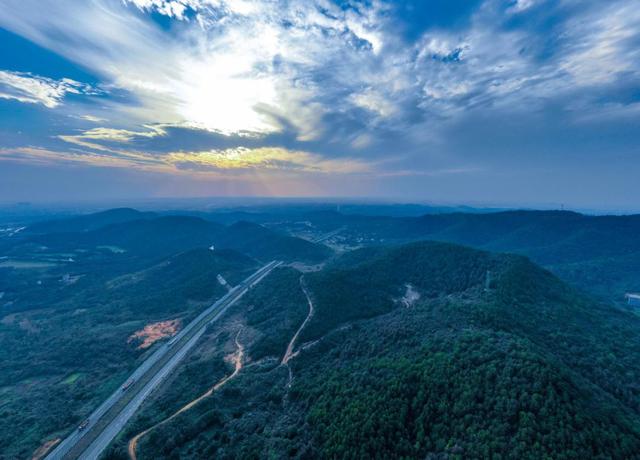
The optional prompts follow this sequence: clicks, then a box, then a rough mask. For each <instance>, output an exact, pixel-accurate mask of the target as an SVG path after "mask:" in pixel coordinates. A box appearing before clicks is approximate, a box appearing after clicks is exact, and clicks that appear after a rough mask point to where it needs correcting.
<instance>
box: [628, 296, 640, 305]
mask: <svg viewBox="0 0 640 460" xmlns="http://www.w3.org/2000/svg"><path fill="white" fill-rule="evenodd" d="M625 297H626V298H627V303H628V304H629V305H631V306H633V307H640V294H635V293H633V294H626V295H625Z"/></svg>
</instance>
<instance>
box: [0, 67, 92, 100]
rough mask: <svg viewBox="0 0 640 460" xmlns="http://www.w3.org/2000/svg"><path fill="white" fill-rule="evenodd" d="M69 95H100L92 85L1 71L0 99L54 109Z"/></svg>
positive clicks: (25, 73)
mask: <svg viewBox="0 0 640 460" xmlns="http://www.w3.org/2000/svg"><path fill="white" fill-rule="evenodd" d="M67 93H72V94H98V92H97V91H96V90H94V89H93V88H92V87H91V86H90V85H86V84H84V83H80V82H77V81H75V80H71V79H69V78H63V79H62V80H54V79H52V78H47V77H41V76H39V75H33V74H31V73H28V72H12V71H8V70H0V98H2V99H14V100H17V101H20V102H26V103H30V104H42V105H44V106H45V107H48V108H50V109H53V108H55V107H57V106H59V105H60V104H61V103H62V100H63V99H64V97H65V95H66V94H67Z"/></svg>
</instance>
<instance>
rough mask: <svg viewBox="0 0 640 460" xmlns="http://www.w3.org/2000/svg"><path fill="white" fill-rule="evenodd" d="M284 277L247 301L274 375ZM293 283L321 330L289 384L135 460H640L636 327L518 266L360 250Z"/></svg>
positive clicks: (170, 435)
mask: <svg viewBox="0 0 640 460" xmlns="http://www.w3.org/2000/svg"><path fill="white" fill-rule="evenodd" d="M287 273H288V272H282V274H280V275H278V274H276V275H274V277H273V278H272V279H270V280H269V281H267V282H266V283H265V284H264V285H262V286H260V288H259V289H257V290H256V291H255V292H253V293H252V294H251V295H250V296H249V297H248V298H247V300H246V302H247V305H248V306H249V307H247V308H248V310H247V312H248V313H247V315H248V316H247V318H246V320H247V322H248V323H249V324H251V325H252V328H253V330H254V331H257V332H255V333H258V334H263V335H264V336H265V337H271V338H272V340H270V342H269V349H270V350H276V351H275V353H276V356H275V358H277V359H278V361H277V362H279V360H280V358H281V356H282V355H281V354H278V351H277V350H280V352H279V353H283V352H284V349H285V348H286V345H287V341H288V339H287V338H286V337H283V338H282V339H279V340H281V341H280V345H279V346H277V342H274V339H275V338H277V337H281V336H282V334H283V331H286V330H288V331H290V332H289V333H290V334H292V332H291V331H292V330H293V331H295V326H293V328H292V325H289V324H288V323H287V321H286V318H287V317H288V316H291V317H294V318H298V319H297V321H298V324H300V322H301V311H304V308H305V301H304V297H303V296H302V293H301V288H300V285H299V281H298V278H299V276H295V274H287ZM487 273H490V275H489V279H488V282H487ZM303 279H304V282H305V283H306V285H307V287H308V290H309V293H310V295H311V298H312V301H313V303H314V306H315V314H314V316H313V317H312V319H311V321H310V323H309V324H308V327H307V328H306V329H305V330H304V331H303V333H302V337H301V344H300V346H299V347H298V350H299V353H298V354H297V355H296V356H295V357H294V358H293V359H292V360H291V361H290V363H289V366H290V369H291V374H289V373H288V372H287V370H286V369H283V368H282V366H277V365H276V366H275V367H274V366H267V365H264V366H262V367H260V366H256V367H254V368H253V370H252V371H250V372H249V371H247V372H246V373H245V374H243V375H241V376H239V377H238V378H237V380H236V381H235V382H234V383H233V384H232V385H231V387H230V388H229V389H227V390H225V391H224V392H222V393H220V394H215V395H214V396H213V397H212V398H211V400H210V401H208V402H207V404H202V405H201V406H199V407H197V408H194V410H193V412H192V413H190V414H188V415H185V416H182V417H181V419H180V420H178V421H176V423H173V422H172V423H169V424H166V425H164V426H163V427H160V428H158V429H157V430H156V431H155V433H154V434H153V435H152V436H151V437H149V439H148V440H147V441H146V442H145V443H144V444H143V445H142V446H141V448H140V451H139V458H141V459H147V458H158V457H171V456H174V457H182V456H188V455H191V456H195V457H199V458H205V457H212V456H215V457H221V458H253V457H255V458H259V457H261V456H262V455H263V454H264V452H269V453H270V455H271V456H273V457H275V458H362V459H364V458H430V459H440V458H442V459H445V458H447V459H463V458H510V459H540V458H553V459H580V458H613V459H627V458H638V452H640V387H639V386H638V383H637V382H638V378H639V377H640V319H639V318H638V317H637V316H635V315H633V314H631V313H627V312H624V311H620V310H616V309H612V308H611V307H608V306H605V305H602V304H600V303H598V302H597V301H594V300H592V299H591V298H589V297H586V296H584V295H582V294H580V293H577V292H576V291H575V290H574V289H573V288H571V287H570V286H568V285H567V284H565V283H563V282H562V281H560V280H559V279H558V278H556V277H555V276H554V275H552V274H551V273H550V272H548V271H546V270H544V269H542V268H540V267H539V266H537V265H535V264H533V263H532V262H530V261H529V260H527V259H526V258H524V257H521V256H509V255H496V254H492V253H489V252H484V251H478V250H474V249H470V248H465V247H460V246H456V245H452V244H445V243H433V242H420V243H412V244H409V245H403V246H397V247H377V248H366V249H362V250H359V251H355V252H352V253H347V254H346V255H344V256H343V257H342V258H340V259H338V260H337V261H336V262H334V263H333V264H331V265H330V266H328V267H327V268H325V269H324V270H323V271H320V272H317V273H308V274H305V275H304V278H303ZM280 325H281V326H280ZM258 343H259V344H262V343H264V342H263V341H262V342H258ZM248 353H249V354H250V355H256V356H263V352H262V351H261V349H260V348H255V349H254V348H252V347H249V349H248ZM249 359H250V358H249ZM289 375H291V376H292V380H291V382H290V383H288V378H289ZM266 427H269V428H268V429H266ZM169 439H171V441H167V440H169ZM117 452H118V451H117V450H114V451H112V455H113V456H114V458H117V457H118V453H117Z"/></svg>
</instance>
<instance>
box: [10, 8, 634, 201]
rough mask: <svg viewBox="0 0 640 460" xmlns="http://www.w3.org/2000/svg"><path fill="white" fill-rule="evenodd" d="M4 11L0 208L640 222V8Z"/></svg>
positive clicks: (27, 9)
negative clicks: (537, 214)
mask: <svg viewBox="0 0 640 460" xmlns="http://www.w3.org/2000/svg"><path fill="white" fill-rule="evenodd" d="M0 6H2V12H0V41H1V42H2V46H1V47H0V201H2V202H18V201H30V202H55V201H60V202H62V201H74V200H78V201H92V200H93V201H100V200H104V201H118V200H132V199H133V200H135V199H140V200H144V199H152V198H161V197H168V196H170V197H176V198H189V197H203V196H216V197H225V196H228V197H238V196H240V197H256V196H263V197H303V198H304V197H309V198H310V197H327V198H346V199H349V198H353V199H362V198H364V197H375V198H376V199H387V200H390V201H401V202H431V203H461V204H464V203H471V204H478V203H486V204H487V205H498V206H501V205H507V206H511V207H517V206H522V207H549V206H551V205H550V204H557V205H556V206H557V207H560V205H561V204H564V206H565V207H566V208H568V209H598V210H607V209H609V210H634V211H637V210H638V207H637V192H636V188H637V183H638V175H639V174H640V152H639V151H638V146H639V145H640V117H639V116H638V115H640V8H638V6H637V4H636V3H635V2H633V1H628V0H612V1H609V2H606V3H603V2H597V1H595V0H588V1H578V0H564V1H554V0H449V1H447V0H431V1H419V0H404V1H400V0H398V1H392V0H371V1H368V0H367V1H364V0H363V1H356V0H306V1H305V0H286V1H285V0H92V1H73V0H58V1H53V0H20V1H18V0H0Z"/></svg>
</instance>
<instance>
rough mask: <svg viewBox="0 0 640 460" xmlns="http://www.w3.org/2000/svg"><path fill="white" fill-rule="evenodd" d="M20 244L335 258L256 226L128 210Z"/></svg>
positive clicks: (35, 230) (74, 221)
mask: <svg viewBox="0 0 640 460" xmlns="http://www.w3.org/2000/svg"><path fill="white" fill-rule="evenodd" d="M19 238H21V239H22V242H23V243H24V244H23V245H22V246H19V245H16V244H14V249H13V250H14V252H19V251H20V250H21V249H23V248H25V247H27V249H28V245H29V244H31V245H32V246H33V245H34V244H35V245H39V246H44V247H47V248H55V249H57V250H60V251H74V250H76V249H78V248H80V249H95V248H97V247H114V248H118V250H120V249H122V250H123V251H126V253H127V254H128V255H131V256H140V257H144V258H148V257H157V258H162V257H166V256H169V255H171V254H175V253H176V252H180V251H187V250H190V249H194V248H202V247H205V248H206V247H210V246H213V247H214V249H215V248H216V247H218V248H225V249H234V250H237V251H239V252H242V253H243V254H246V255H249V256H251V257H254V258H256V259H259V260H262V261H265V260H271V259H274V258H275V259H282V260H302V261H311V262H318V261H321V260H323V259H326V258H327V257H329V256H330V255H331V254H332V251H331V250H330V249H329V248H327V247H326V246H322V245H318V244H314V243H312V242H309V241H306V240H303V239H300V238H296V237H292V236H289V235H285V234H282V233H280V232H277V231H274V230H270V229H268V228H265V227H263V226H261V225H259V224H255V223H249V222H238V223H235V224H233V225H230V226H225V225H222V224H218V223H215V222H211V221H207V220H204V219H201V218H199V217H193V216H173V215H166V216H157V215H155V214H152V213H139V212H137V211H134V210H129V209H118V210H112V211H106V212H104V213H98V214H91V215H87V216H80V217H75V218H70V219H66V220H60V221H52V222H49V223H41V224H34V225H33V226H32V227H29V228H27V231H26V232H25V233H24V234H23V235H19ZM19 241H20V240H18V242H19Z"/></svg>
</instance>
